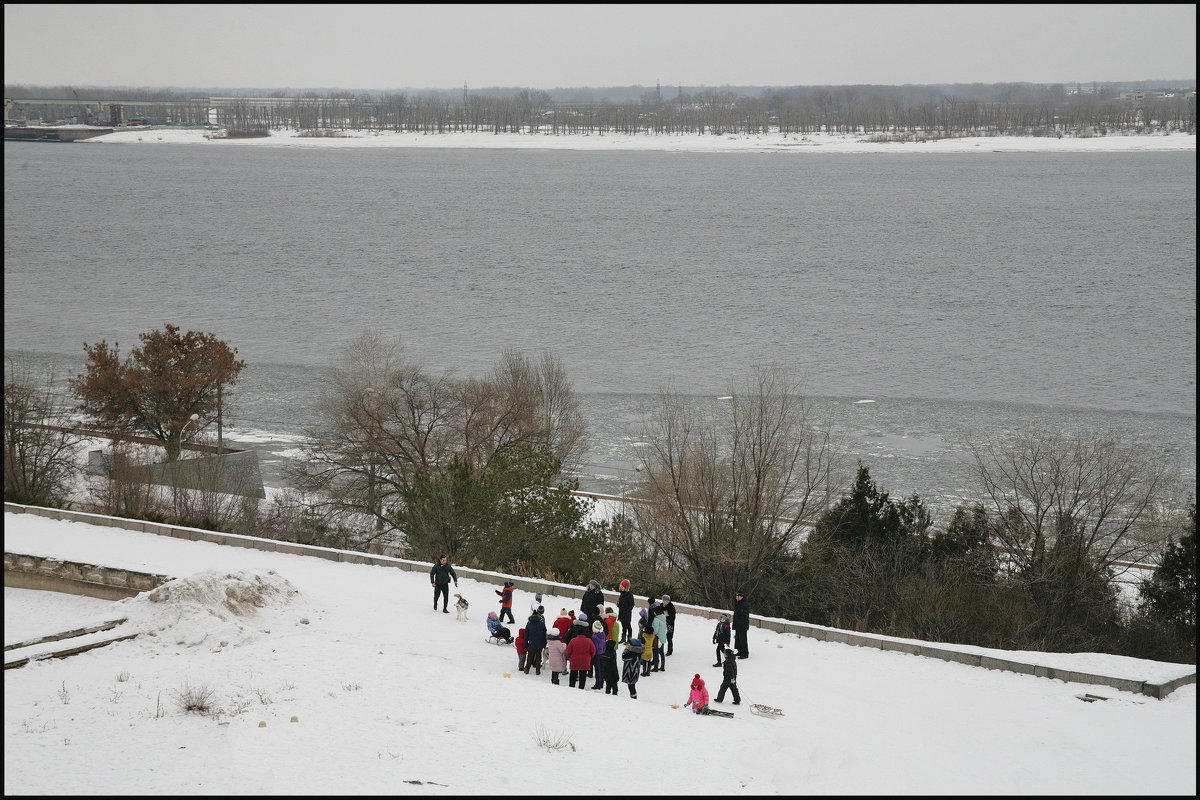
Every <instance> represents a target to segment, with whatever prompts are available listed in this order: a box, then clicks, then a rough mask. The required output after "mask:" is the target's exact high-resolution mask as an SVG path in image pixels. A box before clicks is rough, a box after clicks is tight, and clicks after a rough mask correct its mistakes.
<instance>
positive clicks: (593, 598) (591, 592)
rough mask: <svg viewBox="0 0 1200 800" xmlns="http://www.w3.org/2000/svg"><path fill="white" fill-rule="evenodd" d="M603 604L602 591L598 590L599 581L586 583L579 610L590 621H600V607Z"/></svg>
mask: <svg viewBox="0 0 1200 800" xmlns="http://www.w3.org/2000/svg"><path fill="white" fill-rule="evenodd" d="M603 603H604V591H603V590H602V589H601V588H600V581H588V585H587V589H586V590H585V591H584V593H583V600H582V601H580V603H579V610H580V611H582V612H583V613H584V614H587V617H588V619H590V620H591V619H600V606H601V604H603Z"/></svg>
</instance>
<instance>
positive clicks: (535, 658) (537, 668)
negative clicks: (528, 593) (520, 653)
mask: <svg viewBox="0 0 1200 800" xmlns="http://www.w3.org/2000/svg"><path fill="white" fill-rule="evenodd" d="M545 649H546V620H545V618H544V617H542V615H541V614H539V613H537V612H536V611H535V612H533V613H532V614H530V615H529V621H528V622H526V623H525V655H526V656H528V658H527V659H526V660H525V670H524V672H525V674H526V675H528V674H529V668H530V667H533V670H534V673H533V674H534V675H541V674H542V651H543V650H545Z"/></svg>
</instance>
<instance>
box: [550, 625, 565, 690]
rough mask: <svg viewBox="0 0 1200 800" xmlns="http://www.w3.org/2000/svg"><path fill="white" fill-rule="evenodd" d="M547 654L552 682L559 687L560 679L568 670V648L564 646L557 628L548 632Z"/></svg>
mask: <svg viewBox="0 0 1200 800" xmlns="http://www.w3.org/2000/svg"><path fill="white" fill-rule="evenodd" d="M546 652H547V653H548V656H547V659H548V662H547V663H548V665H549V667H550V682H551V683H553V684H554V685H555V686H558V685H559V682H558V679H559V677H560V676H561V675H562V673H564V672H566V669H567V646H566V645H565V644H563V640H562V637H561V636H560V635H559V633H558V629H557V628H550V629H549V630H548V631H546Z"/></svg>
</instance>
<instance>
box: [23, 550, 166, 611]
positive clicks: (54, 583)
mask: <svg viewBox="0 0 1200 800" xmlns="http://www.w3.org/2000/svg"><path fill="white" fill-rule="evenodd" d="M169 580H171V578H170V577H168V576H166V575H151V574H147V573H144V572H133V571H131V570H127V569H112V568H110V567H101V566H97V565H96V564H83V563H79V562H76V561H61V560H59V559H56V558H42V557H41V556H27V555H23V554H21V553H8V552H6V553H5V554H4V585H5V586H11V587H13V588H16V589H39V590H42V591H50V592H63V593H64V594H79V595H84V596H86V597H96V598H99V599H100V600H123V599H124V598H126V597H133V596H134V595H136V594H141V593H142V592H145V591H148V590H150V589H153V588H155V587H156V586H160V585H162V584H164V583H166V582H167V581H169Z"/></svg>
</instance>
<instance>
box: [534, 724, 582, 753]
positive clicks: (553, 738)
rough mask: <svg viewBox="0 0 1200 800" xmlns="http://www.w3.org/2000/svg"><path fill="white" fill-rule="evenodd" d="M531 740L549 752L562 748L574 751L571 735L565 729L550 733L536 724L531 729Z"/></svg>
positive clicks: (558, 750)
mask: <svg viewBox="0 0 1200 800" xmlns="http://www.w3.org/2000/svg"><path fill="white" fill-rule="evenodd" d="M533 741H534V743H535V744H537V746H538V747H544V748H545V749H546V750H549V751H550V752H560V751H564V750H570V751H571V752H575V743H574V742H572V741H571V736H570V734H569V733H567V732H566V731H559V732H558V733H551V732H549V731H548V730H546V728H544V727H543V726H541V725H538V726H537V727H535V728H534V729H533Z"/></svg>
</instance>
